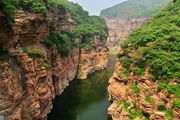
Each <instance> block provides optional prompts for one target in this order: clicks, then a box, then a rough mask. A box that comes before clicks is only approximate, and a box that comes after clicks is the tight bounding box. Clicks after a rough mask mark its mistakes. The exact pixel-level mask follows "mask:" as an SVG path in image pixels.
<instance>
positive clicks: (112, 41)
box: [106, 15, 152, 48]
mask: <svg viewBox="0 0 180 120" xmlns="http://www.w3.org/2000/svg"><path fill="white" fill-rule="evenodd" d="M151 18H152V17H141V18H131V17H128V15H127V16H125V15H122V16H120V17H117V18H106V23H107V25H108V27H109V37H108V39H107V46H108V47H109V48H113V47H115V46H118V45H120V44H122V43H123V42H124V41H125V40H127V39H128V35H129V33H130V32H132V31H133V30H135V29H137V28H139V27H140V26H142V25H144V24H145V23H146V22H147V21H148V20H150V19H151Z"/></svg>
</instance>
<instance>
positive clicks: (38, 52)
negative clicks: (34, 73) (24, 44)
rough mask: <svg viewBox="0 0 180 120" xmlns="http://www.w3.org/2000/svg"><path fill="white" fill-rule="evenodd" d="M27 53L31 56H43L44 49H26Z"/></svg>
mask: <svg viewBox="0 0 180 120" xmlns="http://www.w3.org/2000/svg"><path fill="white" fill-rule="evenodd" d="M27 54H28V56H29V57H31V58H41V57H44V55H45V51H43V50H40V49H31V50H27Z"/></svg>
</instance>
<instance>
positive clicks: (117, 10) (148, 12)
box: [101, 0, 170, 18]
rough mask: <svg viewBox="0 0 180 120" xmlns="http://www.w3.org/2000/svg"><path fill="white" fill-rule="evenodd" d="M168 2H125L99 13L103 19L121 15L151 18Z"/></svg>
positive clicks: (165, 0) (135, 0) (149, 0)
mask: <svg viewBox="0 0 180 120" xmlns="http://www.w3.org/2000/svg"><path fill="white" fill-rule="evenodd" d="M169 1H170V0H127V1H125V2H123V3H120V4H118V5H115V6H113V7H111V8H107V9H104V10H102V11H101V16H102V17H105V18H117V17H121V16H122V15H127V16H128V17H142V16H152V15H153V14H154V13H156V12H157V11H159V10H161V9H162V7H163V6H164V5H165V4H167V3H168V2H169Z"/></svg>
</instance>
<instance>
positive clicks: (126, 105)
mask: <svg viewBox="0 0 180 120" xmlns="http://www.w3.org/2000/svg"><path fill="white" fill-rule="evenodd" d="M121 104H123V105H124V108H125V110H127V109H128V107H129V106H130V104H129V103H127V102H116V105H117V106H118V107H119V106H120V105H121Z"/></svg>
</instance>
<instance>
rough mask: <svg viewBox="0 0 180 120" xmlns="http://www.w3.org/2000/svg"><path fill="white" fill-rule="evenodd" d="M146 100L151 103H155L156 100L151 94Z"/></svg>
mask: <svg viewBox="0 0 180 120" xmlns="http://www.w3.org/2000/svg"><path fill="white" fill-rule="evenodd" d="M145 101H146V102H148V103H151V104H153V103H154V100H153V99H152V98H151V97H150V96H146V99H145Z"/></svg>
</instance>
